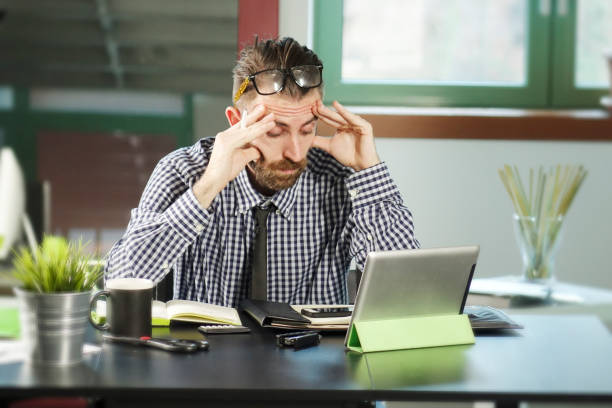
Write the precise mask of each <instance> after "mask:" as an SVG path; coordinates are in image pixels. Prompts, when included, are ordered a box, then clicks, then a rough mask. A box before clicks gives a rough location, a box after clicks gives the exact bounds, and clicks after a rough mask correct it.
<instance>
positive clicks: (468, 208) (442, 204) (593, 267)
mask: <svg viewBox="0 0 612 408" xmlns="http://www.w3.org/2000/svg"><path fill="white" fill-rule="evenodd" d="M311 7H312V1H311V0H308V1H303V0H280V10H279V20H280V21H279V31H280V32H279V34H280V36H281V37H282V36H291V37H294V38H295V39H297V40H298V41H300V42H303V43H307V44H311V38H312V30H311V27H310V22H311V18H309V17H306V16H311V15H312V13H311ZM375 130H376V129H375ZM377 136H378V138H377V148H378V152H379V154H380V156H381V158H382V159H383V160H385V161H386V162H387V164H388V165H389V167H390V169H391V174H392V175H393V177H394V179H395V180H396V182H397V184H398V186H399V188H400V191H401V192H402V195H403V197H404V200H405V203H406V205H407V206H408V207H409V208H410V209H411V211H412V212H413V216H414V221H415V228H416V234H417V237H418V239H419V240H420V241H421V244H422V246H423V247H437V246H448V245H462V244H480V245H481V256H480V259H479V265H478V268H477V272H476V274H477V276H479V277H486V276H498V275H507V274H519V273H520V270H521V260H520V256H519V252H518V249H517V246H516V243H515V239H514V231H513V227H512V221H511V214H512V211H513V209H512V205H511V202H510V199H509V197H508V196H507V193H506V191H505V190H504V188H503V185H502V183H501V180H500V179H499V176H498V174H497V169H498V168H500V167H501V166H503V165H504V164H506V163H508V164H516V165H517V166H518V167H519V168H521V169H525V170H526V169H528V168H529V167H535V166H538V165H551V164H557V163H561V164H564V163H579V164H583V165H584V166H585V167H586V168H587V170H588V171H589V175H588V176H587V178H586V180H585V182H584V184H583V186H582V189H581V191H579V192H578V194H577V196H576V198H575V201H574V203H573V205H572V207H571V208H570V210H569V212H568V214H567V218H566V221H565V231H564V235H563V237H562V238H563V241H562V242H561V244H560V245H561V246H560V248H559V253H558V257H557V276H558V278H559V279H561V280H567V281H572V282H575V283H583V284H589V285H595V286H602V287H607V288H612V266H611V262H610V260H609V258H610V254H612V251H610V250H609V249H608V242H611V241H612V240H611V239H609V234H610V232H609V231H610V230H611V229H612V182H610V176H612V143H594V142H593V143H591V142H586V143H578V142H535V141H534V142H524V141H470V140H444V139H439V140H424V139H388V138H383V137H381V136H384V135H377Z"/></svg>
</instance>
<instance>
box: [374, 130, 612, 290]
mask: <svg viewBox="0 0 612 408" xmlns="http://www.w3.org/2000/svg"><path fill="white" fill-rule="evenodd" d="M377 149H378V152H379V154H380V156H381V158H382V159H383V160H385V161H386V162H387V164H388V165H389V168H390V169H391V174H392V176H393V178H394V179H395V181H396V182H397V184H398V186H399V188H400V190H401V192H402V195H403V197H404V200H405V204H406V205H407V206H408V207H409V208H410V209H411V211H412V212H413V216H414V222H415V228H416V235H417V237H418V239H419V240H420V242H421V245H422V246H423V247H437V246H448V245H462V244H480V245H481V256H480V259H479V265H478V268H477V276H479V277H486V276H496V275H505V274H518V273H520V270H521V261H520V257H519V252H518V249H517V246H516V243H515V239H514V231H513V228H512V221H511V214H512V212H513V208H512V204H511V202H510V198H509V197H508V194H507V192H506V190H505V189H504V187H503V185H502V183H501V180H500V179H499V175H498V174H497V169H499V168H501V167H502V166H503V165H504V164H506V163H508V164H516V165H517V166H518V167H519V169H523V170H526V169H528V168H529V167H537V166H539V165H545V166H548V165H552V164H557V163H561V164H565V163H569V164H572V163H580V164H583V165H584V166H585V167H586V168H587V170H588V171H589V174H588V176H587V178H586V179H585V182H584V184H583V185H582V188H581V190H580V191H579V192H578V194H577V196H576V198H575V200H574V203H573V204H572V207H571V208H570V210H569V211H568V214H567V218H566V220H565V230H564V232H563V236H562V242H561V244H560V248H559V253H558V256H557V272H558V277H559V279H562V280H566V281H572V282H576V283H584V284H589V285H594V286H602V287H608V288H612V266H611V262H610V252H609V251H610V250H609V248H608V246H609V242H610V239H609V238H608V237H609V233H610V232H609V231H610V229H611V227H612V183H611V182H610V175H611V174H612V160H610V159H611V158H612V143H605V142H603V143H595V142H593V143H591V142H586V143H578V142H537V141H534V142H523V141H471V140H443V139H440V140H424V139H388V138H377Z"/></svg>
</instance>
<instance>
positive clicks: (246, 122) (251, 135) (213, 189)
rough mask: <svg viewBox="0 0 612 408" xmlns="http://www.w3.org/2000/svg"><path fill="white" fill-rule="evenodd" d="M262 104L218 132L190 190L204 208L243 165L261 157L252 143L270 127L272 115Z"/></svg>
mask: <svg viewBox="0 0 612 408" xmlns="http://www.w3.org/2000/svg"><path fill="white" fill-rule="evenodd" d="M264 114H265V109H264V107H263V106H257V107H256V108H255V109H254V110H253V111H252V112H249V114H248V115H247V117H246V118H244V117H243V118H242V120H240V121H239V122H237V123H235V124H234V125H233V126H232V127H230V128H229V129H227V130H225V131H223V132H221V133H218V134H217V136H216V137H215V143H214V145H213V150H212V153H211V155H210V160H209V161H208V166H207V167H206V170H205V171H204V174H203V175H202V177H200V179H199V180H198V181H196V183H195V184H194V185H193V193H194V194H195V196H196V198H197V199H198V202H199V203H200V205H201V206H202V207H203V208H208V207H209V206H210V203H211V202H212V200H213V199H214V198H215V197H216V196H217V194H219V192H220V191H221V190H223V189H224V188H225V186H226V185H227V184H228V183H229V182H230V181H232V180H233V179H235V178H236V177H237V176H238V174H239V173H240V172H241V171H242V169H244V167H245V166H246V165H247V163H249V162H250V161H252V160H257V159H259V157H260V156H261V153H260V152H259V150H258V149H257V148H256V147H254V146H253V145H252V144H251V142H253V141H254V140H255V139H257V138H258V137H260V136H261V135H264V134H266V133H267V132H269V131H270V130H272V129H273V128H274V126H275V124H274V114H273V113H270V114H268V115H265V116H264Z"/></svg>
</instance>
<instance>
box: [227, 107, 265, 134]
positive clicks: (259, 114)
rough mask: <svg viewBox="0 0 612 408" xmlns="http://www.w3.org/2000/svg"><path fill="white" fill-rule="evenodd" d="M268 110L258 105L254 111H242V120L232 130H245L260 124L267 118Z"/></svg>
mask: <svg viewBox="0 0 612 408" xmlns="http://www.w3.org/2000/svg"><path fill="white" fill-rule="evenodd" d="M265 114H266V108H265V107H264V106H263V105H256V106H255V108H253V110H247V109H246V108H245V109H243V110H242V113H241V117H240V120H239V121H238V122H236V123H235V124H234V125H233V126H232V128H234V129H244V128H247V127H249V126H251V125H252V124H253V123H255V122H259V121H260V120H262V119H263V118H265Z"/></svg>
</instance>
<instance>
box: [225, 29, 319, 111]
mask: <svg viewBox="0 0 612 408" xmlns="http://www.w3.org/2000/svg"><path fill="white" fill-rule="evenodd" d="M296 65H323V63H322V62H321V60H320V59H319V57H317V54H315V53H314V52H313V51H312V50H311V49H309V48H308V47H306V46H305V45H300V43H298V42H297V41H295V40H294V39H293V38H290V37H284V38H281V39H280V40H279V39H276V40H273V39H269V40H262V41H259V39H258V38H257V37H255V42H254V44H253V45H248V46H246V47H244V48H243V49H242V51H241V52H240V57H239V58H238V61H237V62H236V66H235V67H234V69H233V71H232V72H233V76H234V86H233V90H232V95H235V94H236V91H238V88H239V87H240V84H242V81H244V79H245V78H246V77H247V76H249V75H251V74H254V73H255V72H258V71H263V70H264V69H271V68H291V67H294V66H296ZM322 87H323V84H321V86H320V87H319V88H318V89H319V92H321V93H322V92H323V89H322ZM251 89H254V88H253V85H252V84H249V85H248V87H247V89H246V90H245V92H244V94H243V96H242V97H241V98H240V99H239V100H238V102H240V100H242V98H244V96H245V95H247V94H248V93H249V91H250V90H251ZM309 90H310V89H303V88H300V87H299V86H297V84H295V83H294V82H293V81H287V82H286V83H285V88H284V89H283V90H282V93H285V94H289V95H291V96H292V97H294V98H301V97H303V96H304V95H306V94H307V93H308V91H309Z"/></svg>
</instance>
